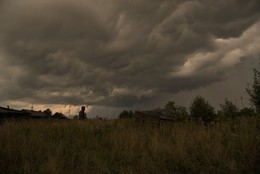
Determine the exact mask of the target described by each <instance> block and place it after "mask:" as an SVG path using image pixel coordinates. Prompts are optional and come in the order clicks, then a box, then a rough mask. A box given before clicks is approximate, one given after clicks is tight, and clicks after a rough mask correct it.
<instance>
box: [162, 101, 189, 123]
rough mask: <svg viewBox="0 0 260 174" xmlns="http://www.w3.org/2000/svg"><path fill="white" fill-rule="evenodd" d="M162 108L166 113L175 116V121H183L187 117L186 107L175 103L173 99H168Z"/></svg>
mask: <svg viewBox="0 0 260 174" xmlns="http://www.w3.org/2000/svg"><path fill="white" fill-rule="evenodd" d="M164 110H165V111H166V112H167V114H169V115H170V116H171V117H173V118H175V119H176V120H177V121H184V120H187V119H188V117H189V114H188V112H187V109H186V108H185V107H183V106H178V105H175V102H174V101H169V102H168V103H167V104H166V105H165V106H164Z"/></svg>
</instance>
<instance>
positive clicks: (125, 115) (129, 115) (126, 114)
mask: <svg viewBox="0 0 260 174" xmlns="http://www.w3.org/2000/svg"><path fill="white" fill-rule="evenodd" d="M133 115H134V113H133V111H131V110H130V111H123V112H121V113H120V114H119V118H120V119H122V118H133Z"/></svg>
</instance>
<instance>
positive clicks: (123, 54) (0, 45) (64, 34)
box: [0, 0, 260, 115]
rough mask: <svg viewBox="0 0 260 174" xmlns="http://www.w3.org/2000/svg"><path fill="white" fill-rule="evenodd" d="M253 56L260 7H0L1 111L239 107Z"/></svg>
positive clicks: (248, 0) (88, 2)
mask: <svg viewBox="0 0 260 174" xmlns="http://www.w3.org/2000/svg"><path fill="white" fill-rule="evenodd" d="M259 55H260V1H259V0H218V1H216V0H123V1H122V0H73V1H71V0H20V1H18V0H0V104H1V105H2V106H6V105H7V104H9V105H12V106H14V107H25V106H26V107H28V106H29V105H32V104H34V105H35V106H37V105H38V106H41V107H44V106H46V107H47V106H53V107H58V106H64V107H67V106H71V107H77V106H80V105H89V107H90V109H89V110H92V112H93V115H94V114H96V113H98V112H99V111H98V110H104V112H107V110H109V112H111V108H112V110H115V112H116V110H119V109H122V108H137V109H142V108H147V107H158V106H162V105H164V104H165V102H167V101H168V100H174V101H176V103H179V104H182V105H186V106H188V105H189V104H190V102H191V99H192V98H193V97H194V96H195V95H198V94H200V95H202V96H204V97H206V98H207V99H208V100H209V101H210V102H211V103H213V104H214V105H218V104H219V102H221V101H223V100H224V99H225V98H229V99H231V100H232V101H234V102H235V103H237V104H238V103H240V101H238V100H239V99H240V97H241V96H243V97H246V95H245V94H244V88H245V87H246V84H247V83H248V82H250V81H251V79H250V78H251V76H252V73H251V69H252V68H253V67H254V66H256V65H257V61H258V57H259ZM245 100H246V99H245ZM104 108H109V109H107V110H106V109H104ZM60 110H62V109H60ZM105 110H106V111H105ZM110 114H111V113H110Z"/></svg>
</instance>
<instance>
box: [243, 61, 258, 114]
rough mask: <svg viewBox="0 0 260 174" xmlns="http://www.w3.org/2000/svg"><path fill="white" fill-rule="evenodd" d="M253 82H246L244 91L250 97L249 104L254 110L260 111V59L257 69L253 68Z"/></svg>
mask: <svg viewBox="0 0 260 174" xmlns="http://www.w3.org/2000/svg"><path fill="white" fill-rule="evenodd" d="M253 73H254V75H253V83H252V84H248V87H247V88H246V92H247V94H248V95H249V97H250V102H251V104H252V105H253V106H254V107H255V109H256V112H257V113H258V114H259V113H260V59H259V69H256V68H253Z"/></svg>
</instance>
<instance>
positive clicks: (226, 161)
mask: <svg viewBox="0 0 260 174" xmlns="http://www.w3.org/2000/svg"><path fill="white" fill-rule="evenodd" d="M259 121H260V120H259V118H258V117H252V118H239V119H237V120H235V121H234V120H231V121H229V122H225V123H222V124H217V125H215V124H212V125H209V126H207V127H205V126H204V125H203V124H195V123H194V122H186V123H175V124H174V126H172V124H171V123H166V124H162V125H161V126H160V127H159V128H158V127H157V126H155V127H154V126H152V125H150V124H144V125H143V126H138V125H136V124H134V122H132V121H131V120H109V121H105V120H87V121H79V120H70V121H60V120H59V121H51V120H45V121H44V120H42V121H40V120H39V121H24V122H6V123H3V124H1V126H0V171H1V172H2V173H6V174H8V173H18V174H19V173H26V174H34V173H37V174H45V173H55V174H70V173H73V174H82V173H91V174H95V173H98V174H99V173H108V174H109V173H120V174H124V173H125V174H128V173H153V174H157V173H158V174H161V173H257V172H259V170H260V167H259V163H258V162H259V153H260V151H259V147H260V141H259V132H258V126H259V124H258V123H259ZM1 172H0V173H1Z"/></svg>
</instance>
